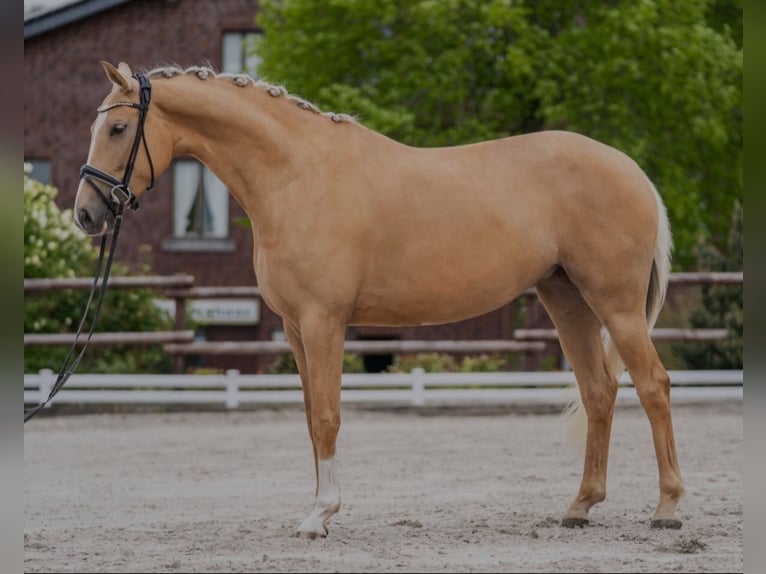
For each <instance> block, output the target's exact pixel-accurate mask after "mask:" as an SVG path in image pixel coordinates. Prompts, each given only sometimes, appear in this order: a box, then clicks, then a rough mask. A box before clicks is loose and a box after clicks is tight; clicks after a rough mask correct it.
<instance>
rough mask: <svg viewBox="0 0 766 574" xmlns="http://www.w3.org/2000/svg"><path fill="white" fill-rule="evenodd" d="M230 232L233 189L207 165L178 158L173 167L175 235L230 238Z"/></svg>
mask: <svg viewBox="0 0 766 574" xmlns="http://www.w3.org/2000/svg"><path fill="white" fill-rule="evenodd" d="M228 234H229V192H228V190H227V189H226V186H225V185H224V184H223V182H222V181H221V180H220V179H218V178H217V177H216V176H215V174H214V173H213V172H212V171H210V170H209V169H207V168H206V167H205V166H204V165H202V164H201V163H199V162H197V161H193V160H180V161H176V162H175V165H174V168H173V236H174V237H190V238H203V237H219V238H220V237H226V236H227V235H228Z"/></svg>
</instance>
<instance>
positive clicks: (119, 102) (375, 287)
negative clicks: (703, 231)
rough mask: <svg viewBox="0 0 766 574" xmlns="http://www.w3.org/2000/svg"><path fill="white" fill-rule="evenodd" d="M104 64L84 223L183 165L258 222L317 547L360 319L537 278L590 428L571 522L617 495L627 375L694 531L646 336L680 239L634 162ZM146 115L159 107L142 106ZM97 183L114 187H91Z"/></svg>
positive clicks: (252, 87) (447, 304)
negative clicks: (310, 462)
mask: <svg viewBox="0 0 766 574" xmlns="http://www.w3.org/2000/svg"><path fill="white" fill-rule="evenodd" d="M102 65H103V67H104V69H105V71H106V74H107V76H108V77H109V79H110V80H111V82H112V84H113V88H112V91H111V92H110V93H109V94H108V95H107V96H106V99H105V100H104V102H103V104H102V106H101V107H100V108H99V113H98V115H97V118H96V121H95V122H94V124H93V126H92V139H91V144H90V150H89V152H88V166H89V167H88V168H87V169H86V168H84V171H83V173H84V178H83V180H82V181H81V182H80V186H79V188H78V192H77V198H76V200H75V215H76V218H77V222H78V225H79V226H80V227H81V228H82V229H83V230H84V231H85V232H87V233H89V234H91V235H99V234H103V233H105V232H108V231H109V230H110V229H111V228H112V226H113V225H114V220H115V218H114V215H113V213H114V206H115V201H116V200H119V196H121V195H125V193H126V192H125V190H124V189H121V190H120V189H118V191H122V192H123V193H122V194H116V193H115V190H114V189H112V190H111V193H110V187H109V186H112V185H114V182H118V183H119V181H118V180H117V179H116V178H115V177H114V176H117V177H119V175H120V174H122V173H123V172H125V173H126V175H125V177H126V178H129V179H130V182H129V183H130V184H132V185H131V187H132V188H133V189H135V190H139V191H138V192H137V193H136V196H138V195H140V193H141V190H142V189H143V188H144V187H145V186H146V185H147V184H148V182H149V181H150V180H152V179H153V176H154V173H155V170H156V173H157V174H160V173H162V172H163V171H164V170H165V169H166V168H167V167H168V166H169V165H170V162H171V160H172V159H173V158H174V157H176V156H181V155H188V156H193V157H195V158H197V159H198V160H200V161H201V162H203V163H204V164H205V165H207V166H208V167H209V168H210V169H211V170H213V171H214V172H215V173H216V174H217V175H218V176H219V177H220V179H221V180H223V182H224V183H225V184H226V186H227V187H228V189H229V190H230V192H231V193H232V194H233V196H234V197H235V199H236V200H237V201H238V202H239V204H240V205H241V206H242V207H243V208H244V210H245V211H246V212H247V214H248V215H249V217H250V220H251V222H252V232H253V243H254V252H253V263H254V265H255V272H256V275H257V278H258V285H259V286H260V289H261V292H262V294H263V298H264V300H265V301H266V303H267V304H268V305H269V307H270V308H271V309H273V310H274V311H275V312H276V313H278V314H279V315H280V316H281V317H282V318H283V321H284V329H285V333H286V334H287V338H288V340H289V342H290V345H291V346H292V349H293V352H294V354H295V359H296V362H297V364H298V368H299V371H300V377H301V381H302V384H303V393H304V400H305V409H306V419H307V421H308V429H309V435H310V437H311V440H312V443H313V446H314V462H315V471H316V480H317V487H316V493H315V502H314V507H313V509H312V511H311V512H310V514H309V516H308V517H307V518H306V519H305V520H304V521H303V523H302V524H301V525H300V526H299V528H298V533H299V534H300V535H302V536H306V537H309V538H314V537H317V536H326V534H327V523H328V520H329V519H330V517H331V516H332V515H333V514H335V513H336V512H337V511H338V509H339V507H340V490H339V487H338V481H337V473H336V464H335V441H336V437H337V435H338V429H339V427H340V389H341V367H342V356H343V347H344V339H345V331H346V326H347V325H428V324H435V323H444V322H450V321H458V320H461V319H466V318H468V317H474V316H476V315H480V314H482V313H486V312H488V311H491V310H493V309H496V308H498V307H500V306H502V305H504V304H505V303H507V302H508V301H510V300H512V299H513V298H515V297H517V296H518V295H519V294H521V293H522V292H523V291H524V290H525V289H527V288H528V287H529V286H532V285H536V287H537V292H538V294H539V297H540V299H541V301H542V302H543V304H544V305H545V307H546V309H547V310H548V312H549V313H550V316H551V318H552V319H553V322H554V323H555V325H556V327H557V329H558V334H559V338H560V341H561V345H562V347H563V349H564V352H565V354H566V356H567V358H568V360H569V362H570V364H571V365H572V367H573V369H574V373H575V376H576V379H577V383H578V387H579V389H580V396H581V402H582V405H584V407H585V413H586V415H587V436H586V451H585V464H584V472H583V476H582V482H581V485H580V490H579V492H578V494H577V496H576V498H575V500H574V502H573V503H572V505H571V506H570V507H569V509H568V510H567V512H566V513H565V514H564V517H563V520H562V524H563V525H565V526H582V525H583V524H585V523H587V522H588V511H589V509H590V508H591V507H592V506H593V505H594V504H596V503H598V502H600V501H602V500H603V499H604V497H605V495H606V472H607V456H608V451H609V436H610V432H611V424H612V414H613V411H614V403H615V396H616V393H617V379H616V375H617V374H619V372H620V371H621V370H622V369H623V368H624V367H627V369H628V371H629V372H630V375H631V377H632V379H633V381H634V384H635V387H636V390H637V392H638V395H639V397H640V400H641V404H642V405H643V408H644V409H645V410H646V413H647V415H648V418H649V421H650V423H651V428H652V433H653V436H654V447H655V450H656V455H657V463H658V467H659V477H660V480H659V489H660V499H659V504H658V506H657V509H656V511H655V513H654V516H653V517H652V521H651V526H652V527H665V528H679V527H680V526H681V522H680V520H678V518H676V516H675V509H676V504H677V503H678V500H679V498H680V496H681V494H682V491H683V486H682V482H681V476H680V471H679V467H678V462H677V459H676V449H675V443H674V439H673V428H672V422H671V415H670V397H669V389H670V381H669V378H668V374H667V372H666V371H665V369H664V368H663V366H662V364H661V362H660V360H659V358H658V356H657V353H656V351H655V348H654V346H653V344H652V341H651V339H650V336H649V329H650V327H651V325H653V324H654V321H655V319H656V317H657V314H658V312H659V309H660V307H661V306H662V303H663V301H664V296H665V290H666V287H667V281H668V274H669V265H670V263H669V256H670V249H671V237H670V230H669V226H668V219H667V215H666V212H665V208H664V206H663V204H662V201H661V199H660V197H659V195H658V194H657V192H656V191H655V190H654V188H653V186H652V184H651V183H650V182H649V180H648V178H647V177H646V175H645V174H644V172H643V171H642V170H641V169H640V168H639V167H638V166H637V165H636V163H635V162H634V161H633V160H631V159H630V158H628V157H626V156H625V155H624V154H622V153H621V152H619V151H617V150H615V149H613V148H611V147H608V146H606V145H603V144H601V143H598V142H595V141H593V140H591V139H589V138H587V137H584V136H581V135H576V134H573V133H567V132H558V131H547V132H541V133H535V134H529V135H522V136H516V137H509V138H505V139H500V140H495V141H488V142H483V143H478V144H473V145H465V146H458V147H446V148H437V149H420V148H413V147H409V146H406V145H402V144H400V143H397V142H395V141H393V140H391V139H389V138H387V137H385V136H383V135H381V134H378V133H376V132H374V131H371V130H369V129H366V128H365V127H363V126H361V125H359V124H358V123H356V122H355V121H354V120H353V119H352V118H350V117H348V116H343V115H337V114H326V113H321V112H320V111H319V110H318V109H317V108H316V107H315V106H313V105H312V104H309V103H308V102H306V101H304V100H302V99H300V98H297V97H295V96H291V95H288V94H287V91H286V90H285V89H284V88H282V87H279V86H273V85H270V84H267V83H265V82H260V81H258V82H256V81H253V80H252V79H251V78H249V77H248V76H245V75H232V74H216V73H214V72H213V71H212V70H209V69H207V68H198V67H194V68H189V69H187V70H182V69H179V68H175V67H170V68H161V69H156V70H153V71H150V72H148V73H147V74H146V75H145V76H144V75H143V74H136V75H133V74H131V71H130V68H129V67H128V66H127V65H126V64H124V63H121V64H120V65H119V67H118V68H115V67H114V66H112V65H111V64H109V63H106V62H103V63H102ZM139 80H140V82H141V84H140V86H141V87H139ZM150 80H151V82H150ZM148 90H151V103H150V104H149V102H148V100H147V98H146V97H145V93H148ZM137 102H138V103H137ZM141 107H143V109H144V110H146V109H147V108H148V113H145V111H144V112H143V113H142V112H141V110H139V112H138V113H137V112H136V110H135V109H133V108H141ZM139 139H141V140H143V143H144V145H143V146H139ZM133 160H135V161H133ZM126 162H127V163H128V164H130V165H128V168H130V169H126ZM133 163H135V170H133V171H132V178H130V177H129V176H128V175H127V174H128V173H130V172H131V169H132V167H133ZM94 166H97V168H95V169H94ZM88 170H89V171H88ZM94 172H95V173H100V174H102V175H104V174H106V177H105V178H104V177H101V178H98V177H96V178H95V180H97V181H94V178H92V177H90V176H91V175H93V173H94ZM110 177H111V179H110ZM86 183H87V184H89V185H86ZM124 183H125V187H127V183H128V182H124ZM106 184H108V185H106ZM117 187H118V188H119V187H120V186H119V185H118V186H117ZM128 193H130V194H131V199H132V192H128ZM602 326H603V327H605V330H606V332H608V335H605V339H604V341H605V344H603V342H602V338H601V332H602Z"/></svg>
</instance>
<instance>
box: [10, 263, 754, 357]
mask: <svg viewBox="0 0 766 574" xmlns="http://www.w3.org/2000/svg"><path fill="white" fill-rule="evenodd" d="M742 282H743V273H742V272H695V273H673V274H671V276H670V284H671V285H701V284H729V285H741V284H742ZM92 283H93V280H92V279H87V278H62V279H25V280H24V291H25V292H42V291H48V290H62V289H75V290H84V289H90V288H91V285H92ZM109 287H110V288H115V289H138V288H146V289H153V290H156V291H158V293H160V294H162V295H163V296H165V297H168V298H171V299H174V300H175V302H176V305H175V309H176V311H175V325H174V330H172V331H157V332H119V333H96V334H95V335H94V336H93V339H92V340H91V343H92V344H94V345H139V344H156V343H162V344H164V348H165V350H166V351H167V352H169V353H172V354H175V355H178V356H181V355H190V354H194V355H222V354H285V353H289V352H290V347H289V345H288V343H287V342H285V341H199V342H194V341H193V338H194V332H193V331H191V330H188V329H186V325H185V320H186V302H187V301H189V300H191V299H199V298H213V297H216V298H230V297H248V298H256V297H260V290H259V289H258V288H257V287H254V286H234V287H200V286H197V287H195V286H194V277H193V276H191V275H171V276H145V277H112V278H111V279H110V282H109ZM523 296H524V297H526V298H528V301H530V300H533V299H534V298H535V297H536V293H535V291H534V289H529V290H527V291H525V293H524V294H523ZM727 336H728V331H727V330H726V329H722V328H719V329H668V328H664V329H654V330H653V331H652V337H653V338H654V339H655V340H660V341H670V340H672V341H715V340H720V339H724V338H726V337H727ZM556 340H557V335H556V331H555V330H554V329H516V330H515V331H514V332H513V339H511V340H491V339H490V340H484V339H478V340H471V341H444V340H427V341H421V340H393V341H347V342H346V351H348V352H352V353H362V354H393V353H420V352H441V353H451V352H452V353H483V352H539V351H541V350H543V349H544V348H545V346H546V343H547V344H550V343H551V342H555V341H556ZM73 341H74V335H73V334H70V333H55V334H53V333H51V334H48V333H45V334H43V333H35V334H27V333H25V334H24V345H25V346H56V345H70V344H72V342H73Z"/></svg>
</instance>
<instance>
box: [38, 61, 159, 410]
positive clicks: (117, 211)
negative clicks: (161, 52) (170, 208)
mask: <svg viewBox="0 0 766 574" xmlns="http://www.w3.org/2000/svg"><path fill="white" fill-rule="evenodd" d="M133 77H134V78H136V79H137V80H138V83H139V86H140V90H139V97H140V102H139V103H138V104H136V103H134V102H116V103H114V104H110V105H108V106H102V107H100V108H98V113H103V112H106V111H108V110H111V109H112V108H116V107H118V106H129V107H131V108H136V109H137V110H138V126H137V128H136V135H135V138H134V139H133V146H132V147H131V149H130V156H129V158H128V163H127V165H126V166H125V173H124V174H123V176H122V181H120V180H118V179H117V178H115V177H113V176H111V175H109V174H108V173H105V172H103V171H101V170H100V169H97V168H95V167H93V166H91V165H88V164H85V165H83V166H82V167H81V168H80V179H84V180H85V181H86V182H87V183H88V184H89V185H90V186H91V187H93V189H95V190H96V191H97V192H98V195H99V197H101V199H102V200H103V201H104V203H105V204H106V207H107V209H109V211H110V212H111V214H112V215H113V216H114V228H113V230H112V241H111V245H110V247H109V255H108V257H107V260H106V267H104V274H103V277H101V268H102V266H103V263H104V252H105V250H106V235H102V236H101V248H100V250H99V253H98V263H97V265H96V274H95V277H94V278H93V284H92V285H91V288H90V295H89V296H88V302H87V303H86V304H85V311H84V312H83V314H82V319H80V324H79V325H78V327H77V334H76V335H75V338H74V343H72V347H71V348H70V349H69V352H68V353H67V355H66V357H65V358H64V364H63V365H62V366H61V369H60V370H59V373H58V376H57V377H56V382H55V383H53V387H52V388H51V391H50V393H49V394H48V398H46V399H45V400H44V401H42V402H40V403H39V404H38V405H35V406H34V407H31V408H28V409H26V408H25V409H24V422H25V423H26V422H27V421H28V420H29V419H31V418H32V417H33V416H35V415H36V414H37V413H39V412H40V411H41V410H42V409H43V407H45V405H47V404H48V403H49V402H50V400H51V399H52V398H53V397H54V396H55V395H56V394H57V393H58V392H59V391H60V390H61V388H62V387H63V386H64V383H66V382H67V380H69V377H71V376H72V374H74V372H75V370H76V369H77V365H79V364H80V360H81V359H82V357H83V355H84V354H85V349H87V348H88V343H89V342H90V339H91V337H92V336H93V333H94V331H95V330H96V322H97V321H98V316H99V313H100V312H101V304H102V303H103V301H104V295H105V294H106V285H107V282H108V280H109V272H110V271H111V269H112V261H113V260H114V252H115V247H116V246H117V236H118V235H119V233H120V225H121V223H122V214H123V212H124V211H125V208H126V207H128V208H130V209H134V210H135V209H138V199H137V198H136V195H135V194H134V193H133V192H132V191H131V189H130V187H129V184H130V178H131V176H132V175H133V167H134V166H135V163H136V156H137V155H138V148H139V145H140V143H141V142H142V141H143V143H144V149H145V150H146V157H147V158H148V159H149V169H150V170H151V180H150V182H149V185H148V186H147V187H146V190H147V191H149V190H151V189H152V188H153V187H154V164H153V163H152V156H151V154H150V153H149V146H148V145H147V144H146V134H145V133H144V123H145V122H146V113H147V112H148V111H149V102H150V101H151V97H152V85H151V84H150V83H149V80H148V79H147V78H146V76H144V75H143V74H142V73H140V72H139V73H137V74H134V76H133ZM93 180H97V181H100V182H102V183H105V184H107V185H110V186H112V187H111V191H110V192H109V197H107V196H106V195H105V194H104V192H103V191H102V190H101V188H100V187H99V186H98V185H96V183H95V182H94V181H93ZM99 279H101V284H100V285H99ZM96 289H98V291H99V292H98V299H97V301H96V307H95V309H94V311H93V319H92V320H91V323H90V330H89V331H88V335H87V337H86V338H85V342H84V344H83V347H82V349H80V351H79V353H77V354H75V351H76V349H77V343H78V341H79V339H80V335H81V334H82V330H83V327H84V325H85V321H86V319H87V317H88V310H89V309H90V304H91V303H92V302H93V296H94V294H95V293H96Z"/></svg>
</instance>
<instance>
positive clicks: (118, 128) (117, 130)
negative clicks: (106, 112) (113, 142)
mask: <svg viewBox="0 0 766 574" xmlns="http://www.w3.org/2000/svg"><path fill="white" fill-rule="evenodd" d="M124 131H125V124H114V125H113V126H112V129H111V130H110V131H109V135H110V136H116V135H119V134H121V133H122V132H124Z"/></svg>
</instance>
